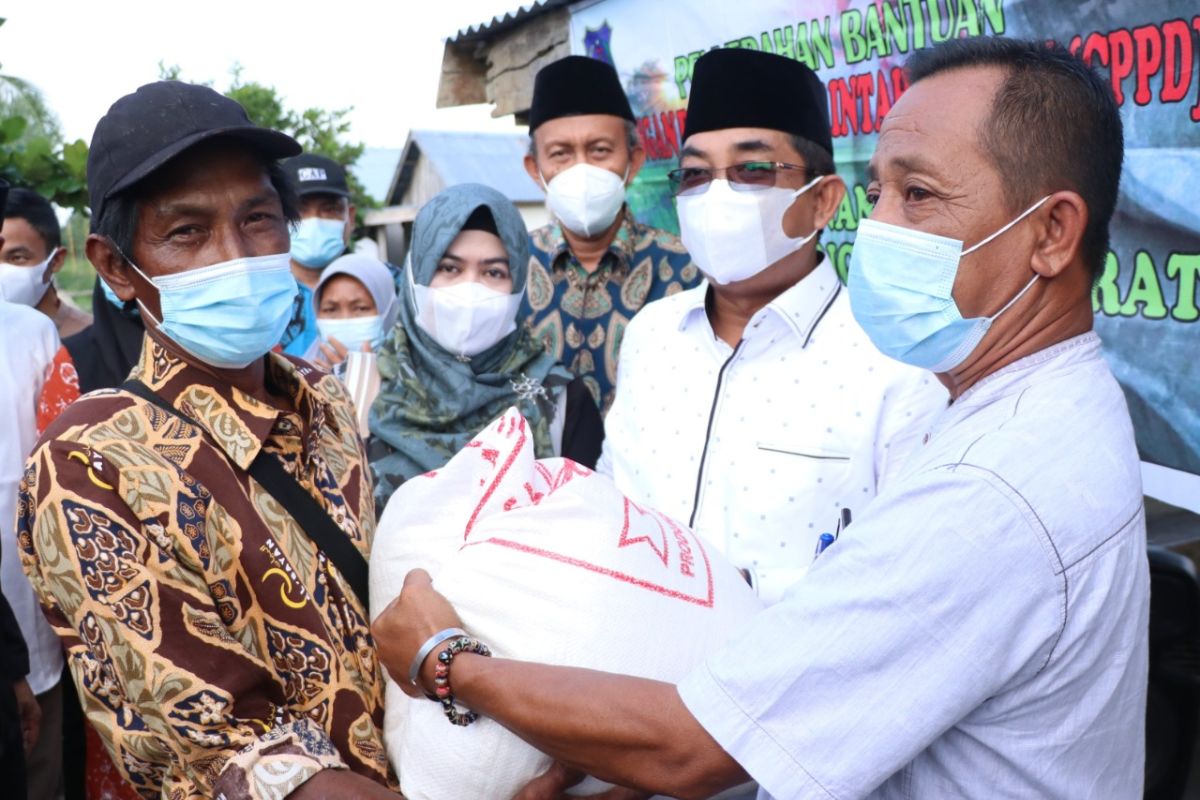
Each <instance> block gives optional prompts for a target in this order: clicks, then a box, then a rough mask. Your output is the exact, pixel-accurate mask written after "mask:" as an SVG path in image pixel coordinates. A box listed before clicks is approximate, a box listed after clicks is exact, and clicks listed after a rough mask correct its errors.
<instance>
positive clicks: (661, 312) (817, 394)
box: [598, 49, 946, 603]
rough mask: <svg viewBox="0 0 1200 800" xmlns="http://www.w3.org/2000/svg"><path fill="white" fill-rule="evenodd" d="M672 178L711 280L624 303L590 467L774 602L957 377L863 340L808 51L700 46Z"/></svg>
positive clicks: (869, 494)
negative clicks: (940, 376) (941, 380)
mask: <svg viewBox="0 0 1200 800" xmlns="http://www.w3.org/2000/svg"><path fill="white" fill-rule="evenodd" d="M671 178H672V187H673V189H674V191H675V194H676V202H677V204H678V210H679V222H680V228H681V230H682V237H683V242H684V244H685V245H686V246H687V248H688V250H689V251H690V252H691V255H692V258H693V259H694V260H695V262H696V264H697V266H699V267H700V269H701V271H703V272H704V274H705V275H706V276H707V277H708V279H709V280H708V284H707V285H704V286H700V287H697V288H695V289H692V290H690V291H686V292H681V293H679V294H678V295H675V296H674V297H670V298H667V299H666V300H663V301H662V302H661V303H655V304H654V305H653V306H652V307H650V308H648V309H646V310H645V311H644V312H643V313H642V314H640V315H639V316H638V318H637V319H635V320H634V321H633V322H632V323H630V325H629V328H628V330H627V331H626V333H625V342H624V344H623V346H622V347H623V355H622V360H621V371H620V376H619V378H618V383H619V386H620V391H619V392H618V393H617V399H616V403H615V404H614V405H613V407H612V411H611V412H610V413H609V415H608V419H607V422H606V429H607V440H606V441H605V444H604V456H603V457H602V458H601V462H600V464H599V465H598V469H599V470H600V471H601V472H605V473H607V474H609V475H611V476H612V477H613V479H614V480H615V481H616V483H617V486H618V488H620V489H621V491H623V492H625V493H626V494H627V495H629V496H630V497H631V498H632V499H634V500H636V501H637V502H639V503H644V504H646V505H648V506H650V507H651V508H657V509H659V510H660V511H663V512H665V513H667V514H670V515H671V516H673V517H675V518H676V519H679V520H684V521H687V522H688V523H689V524H690V525H691V526H692V527H693V528H695V530H696V531H697V532H698V533H700V534H701V535H702V536H703V537H704V538H706V539H707V540H708V541H709V542H711V543H712V545H713V546H714V547H716V548H717V549H719V550H720V551H722V552H723V553H724V554H725V556H726V557H728V558H729V559H730V560H731V561H732V562H733V563H734V564H735V565H736V566H738V567H739V568H741V569H742V570H743V572H744V574H745V575H746V576H747V579H748V580H749V581H750V582H751V585H752V586H754V587H755V589H756V590H757V591H758V593H759V595H760V596H761V597H762V598H763V599H764V600H765V601H766V602H768V603H774V602H775V601H777V600H778V599H779V598H780V597H781V596H782V595H783V592H784V591H785V590H786V589H787V588H788V587H789V586H791V585H792V584H793V583H795V582H796V580H798V579H799V578H800V577H801V576H803V575H804V573H805V572H806V571H807V569H808V566H809V564H810V563H811V562H812V553H813V550H814V548H815V547H816V544H817V540H818V537H819V536H820V534H821V533H822V532H824V531H828V530H832V529H833V527H834V524H835V521H836V519H837V517H838V515H839V510H840V509H842V508H848V507H853V509H855V510H858V509H860V508H862V507H864V506H866V504H867V503H868V502H869V501H870V500H871V498H873V497H874V496H875V494H876V493H877V492H878V490H879V489H880V488H881V487H882V486H883V484H884V483H885V481H886V479H887V478H888V477H889V474H890V473H891V472H892V471H893V469H894V468H895V467H896V466H897V465H899V464H900V463H901V461H902V456H903V454H904V453H905V452H906V450H907V449H909V447H910V445H912V444H913V442H912V438H913V434H912V433H911V431H912V428H911V423H912V422H914V421H915V420H919V419H921V418H923V417H925V416H926V415H927V414H928V413H930V412H931V411H932V410H933V409H934V408H935V407H937V406H938V405H939V404H944V403H945V395H946V393H945V390H944V389H942V387H941V386H940V385H939V384H938V382H937V381H935V380H933V378H932V377H931V376H929V375H927V374H925V373H922V372H921V371H919V370H917V369H915V368H912V367H908V366H905V365H903V364H900V363H899V362H896V361H892V360H890V359H888V358H887V357H885V356H884V355H882V354H881V353H880V352H879V351H878V350H876V349H875V348H874V347H872V346H871V343H870V341H869V340H868V339H867V336H866V334H865V333H864V332H863V330H862V329H861V328H860V327H859V326H858V324H857V323H856V322H855V321H854V318H853V317H852V315H851V313H850V303H849V297H848V294H847V292H846V291H844V289H843V286H842V284H841V282H840V281H839V279H838V275H837V273H836V271H835V270H834V267H833V264H832V263H831V260H830V259H828V258H826V256H825V254H824V253H823V252H822V250H821V249H820V248H819V247H818V243H819V236H820V232H821V229H822V228H824V227H825V226H826V225H828V224H829V221H830V220H831V219H832V218H833V215H834V213H835V212H836V211H837V208H838V205H839V204H840V203H841V202H842V198H843V197H844V195H845V191H846V189H845V185H844V184H843V183H842V180H841V178H839V177H838V176H837V175H835V174H834V168H833V143H832V138H831V137H830V131H829V112H828V110H827V107H826V103H825V89H824V87H823V86H822V85H821V81H820V80H819V79H818V78H817V76H816V74H814V73H813V71H812V70H810V69H809V68H808V67H806V66H804V65H803V64H801V63H800V62H798V61H795V60H793V59H789V58H783V57H781V56H775V55H771V54H768V53H761V52H756V51H750V50H739V49H722V50H714V51H713V52H711V53H708V54H707V55H705V56H703V57H702V58H700V60H699V61H697V62H696V68H695V74H694V76H693V79H692V89H691V94H690V97H689V102H688V116H687V127H686V130H685V139H684V148H683V151H682V158H681V161H680V168H679V169H678V170H675V171H674V172H672V173H671Z"/></svg>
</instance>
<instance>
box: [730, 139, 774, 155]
mask: <svg viewBox="0 0 1200 800" xmlns="http://www.w3.org/2000/svg"><path fill="white" fill-rule="evenodd" d="M733 149H734V150H736V151H738V152H739V153H761V152H763V151H764V150H771V149H773V148H772V147H771V145H769V144H767V143H766V142H764V141H763V140H762V139H747V140H746V141H743V142H738V143H737V144H735V145H734V146H733Z"/></svg>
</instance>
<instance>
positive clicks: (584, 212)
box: [542, 164, 629, 236]
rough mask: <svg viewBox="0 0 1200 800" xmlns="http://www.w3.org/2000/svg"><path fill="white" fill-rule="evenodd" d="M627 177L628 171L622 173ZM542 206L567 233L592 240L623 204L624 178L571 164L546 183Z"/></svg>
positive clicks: (588, 166) (600, 169) (543, 179)
mask: <svg viewBox="0 0 1200 800" xmlns="http://www.w3.org/2000/svg"><path fill="white" fill-rule="evenodd" d="M625 176H626V177H628V176H629V170H628V169H626V170H625ZM542 185H543V186H545V187H546V205H547V207H549V209H550V211H551V212H552V213H553V214H554V216H555V217H557V218H558V221H559V222H561V223H562V224H563V226H564V227H566V229H567V230H569V231H571V232H572V233H575V234H578V235H579V236H595V235H596V234H598V233H600V232H601V231H603V230H604V229H605V228H607V227H608V226H609V225H612V224H613V220H615V219H616V218H617V213H618V212H619V211H620V210H621V206H622V205H624V204H625V178H622V177H621V176H620V175H617V174H616V173H613V172H610V171H609V170H606V169H604V168H603V167H597V166H594V165H592V164H575V165H574V166H571V167H568V168H567V169H564V170H563V171H562V172H560V173H558V174H557V175H555V176H554V177H553V178H551V179H550V182H549V183H546V179H545V178H542Z"/></svg>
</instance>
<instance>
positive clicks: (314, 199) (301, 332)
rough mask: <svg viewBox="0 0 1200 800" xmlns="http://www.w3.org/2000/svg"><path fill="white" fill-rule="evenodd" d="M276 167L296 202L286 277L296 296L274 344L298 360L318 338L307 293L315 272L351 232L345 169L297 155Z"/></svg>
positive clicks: (338, 252)
mask: <svg viewBox="0 0 1200 800" xmlns="http://www.w3.org/2000/svg"><path fill="white" fill-rule="evenodd" d="M282 166H283V169H284V172H286V173H287V176H288V178H289V179H290V180H291V182H292V187H293V188H294V189H295V192H296V195H297V196H298V197H299V198H300V221H299V223H297V224H296V225H294V226H293V227H292V230H291V242H292V246H291V256H292V274H293V275H295V276H296V283H297V284H298V285H299V287H300V295H299V297H298V298H297V300H296V308H295V313H294V315H293V317H292V320H291V322H290V323H289V324H288V327H287V330H286V331H284V334H283V339H282V340H281V341H280V344H282V345H283V352H285V353H287V354H288V355H290V356H300V357H303V356H304V355H305V354H306V353H308V352H309V348H311V347H312V346H313V343H314V342H316V340H317V338H318V336H319V335H320V332H319V331H318V330H317V318H316V316H315V315H314V313H313V303H312V295H313V289H314V288H315V287H316V285H317V281H319V280H320V279H321V271H322V270H324V269H325V268H326V267H327V266H329V264H330V262H332V261H333V260H334V259H335V258H337V257H338V256H340V255H342V254H343V253H345V252H346V247H347V246H348V245H349V243H350V234H351V233H352V232H353V231H354V214H355V209H354V204H353V203H351V202H350V186H349V184H348V183H347V182H346V170H345V168H343V167H342V165H340V164H338V163H337V162H336V161H334V160H332V159H329V158H326V157H325V156H319V155H316V154H315V153H301V154H300V155H298V156H296V157H295V158H289V159H288V160H286V161H284V162H283V164H282Z"/></svg>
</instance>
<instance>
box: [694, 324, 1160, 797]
mask: <svg viewBox="0 0 1200 800" xmlns="http://www.w3.org/2000/svg"><path fill="white" fill-rule="evenodd" d="M924 433H926V434H927V435H926V436H923V437H922V439H923V440H924V441H926V443H925V444H924V445H922V446H921V448H920V450H919V451H917V452H915V453H914V454H913V456H912V458H911V459H910V460H909V464H908V465H907V466H906V467H905V469H904V471H903V474H902V475H900V476H899V477H898V478H897V479H896V480H894V481H892V482H891V484H890V485H889V486H888V487H887V488H886V489H884V491H883V492H882V493H881V494H880V495H879V497H878V498H877V499H876V501H875V502H874V503H872V504H871V506H870V507H869V508H867V509H865V510H864V512H863V513H862V514H861V515H859V517H858V519H857V521H855V522H854V523H853V524H852V525H851V526H850V527H849V528H848V529H847V530H846V531H845V532H844V533H843V534H842V535H841V537H840V538H839V539H838V541H837V542H835V543H834V544H833V545H831V546H830V547H829V549H828V550H826V551H825V553H824V554H823V555H822V556H821V558H820V559H818V560H817V561H816V563H815V564H814V565H813V568H812V571H811V572H810V573H809V575H808V576H807V577H806V578H805V579H804V580H803V581H801V582H800V583H798V584H796V585H795V586H794V587H793V588H792V589H791V590H789V591H788V592H787V593H786V594H785V596H784V598H783V600H782V601H781V602H779V603H777V604H775V605H774V606H772V607H771V608H768V609H766V610H765V611H764V612H763V613H762V614H760V615H758V616H757V617H756V618H755V619H754V620H753V621H752V622H751V624H750V625H749V626H748V628H747V630H746V632H745V633H744V634H743V635H742V636H741V637H739V639H738V640H736V641H734V642H731V643H730V645H729V646H728V647H726V648H725V649H724V650H722V651H721V652H720V653H718V654H715V655H713V656H712V657H710V658H709V659H708V661H707V662H706V663H705V664H704V665H702V666H701V667H699V668H698V669H696V670H695V671H694V672H693V673H692V674H691V675H690V676H689V677H688V678H687V679H685V680H684V681H683V683H682V684H680V686H679V694H680V697H681V698H682V699H683V702H684V703H685V704H686V705H687V707H688V710H689V711H690V712H691V713H692V715H693V716H695V717H696V719H697V720H699V722H700V724H701V725H703V726H704V728H705V729H706V730H707V731H708V732H709V733H710V734H711V735H712V736H713V738H714V739H716V740H717V742H718V743H719V744H720V745H721V747H722V748H724V749H725V751H726V752H728V753H729V754H730V755H731V756H732V757H733V758H734V759H735V760H736V761H737V762H738V763H739V764H741V765H742V767H743V768H745V769H746V771H747V772H749V773H750V775H751V777H753V778H754V779H755V780H756V781H758V783H759V785H760V786H761V787H762V795H760V796H763V797H772V796H773V797H776V798H779V799H780V800H783V798H798V797H805V798H808V797H814V798H816V797H821V798H825V797H864V796H868V795H869V796H870V797H871V798H943V797H954V798H959V797H962V798H1014V799H1016V798H1034V797H1037V798H1043V797H1044V798H1051V797H1053V798H1083V797H1095V798H1121V799H1122V800H1132V799H1133V798H1140V797H1141V796H1142V780H1143V775H1144V770H1145V726H1146V677H1147V667H1148V655H1147V654H1148V642H1147V625H1148V620H1149V599H1150V598H1149V592H1150V576H1149V569H1148V566H1147V562H1146V518H1145V514H1144V513H1143V508H1142V485H1141V472H1140V464H1139V462H1138V454H1137V447H1136V445H1135V444H1134V439H1133V425H1132V424H1131V422H1130V420H1129V410H1128V408H1127V407H1126V404H1125V396H1124V394H1123V393H1122V391H1121V388H1120V387H1119V386H1118V385H1117V382H1116V380H1115V379H1114V378H1113V376H1112V373H1111V372H1110V371H1109V369H1108V365H1107V364H1106V363H1105V362H1104V358H1103V356H1102V355H1101V353H1100V340H1099V338H1098V337H1097V336H1096V335H1095V334H1094V333H1089V334H1085V335H1083V336H1078V337H1076V338H1074V339H1070V340H1068V341H1066V342H1062V343H1060V344H1058V345H1055V346H1053V347H1050V348H1047V349H1046V350H1043V351H1041V352H1040V353H1036V354H1034V355H1032V356H1029V357H1027V358H1025V359H1022V360H1020V361H1017V362H1015V363H1013V364H1010V365H1009V366H1007V367H1005V368H1004V369H1002V370H1000V371H999V372H996V373H994V374H992V375H990V376H988V377H987V378H985V379H984V380H982V381H980V382H979V383H977V384H976V385H975V386H973V387H972V388H971V389H970V390H968V391H967V392H966V393H965V394H963V395H962V396H961V397H959V398H958V400H956V401H955V402H954V404H953V405H952V406H950V407H949V408H948V409H946V410H945V411H944V412H942V413H941V414H940V415H938V416H937V417H936V418H935V419H934V420H933V421H932V424H930V425H929V426H928V427H926V428H925V431H924ZM764 643H765V644H764Z"/></svg>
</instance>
